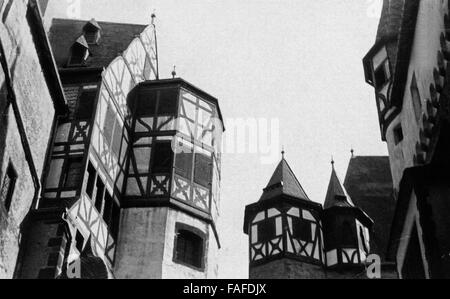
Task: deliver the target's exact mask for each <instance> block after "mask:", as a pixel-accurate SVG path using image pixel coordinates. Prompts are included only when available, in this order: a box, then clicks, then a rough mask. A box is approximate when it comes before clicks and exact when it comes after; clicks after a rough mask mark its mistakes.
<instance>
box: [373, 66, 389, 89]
mask: <svg viewBox="0 0 450 299" xmlns="http://www.w3.org/2000/svg"><path fill="white" fill-rule="evenodd" d="M374 79H375V87H376V88H377V89H382V88H383V87H384V86H385V85H386V84H387V83H388V82H389V80H390V79H391V72H390V70H389V61H388V60H387V59H386V60H385V61H384V62H383V63H381V65H380V66H379V67H378V68H377V69H376V70H375V72H374Z"/></svg>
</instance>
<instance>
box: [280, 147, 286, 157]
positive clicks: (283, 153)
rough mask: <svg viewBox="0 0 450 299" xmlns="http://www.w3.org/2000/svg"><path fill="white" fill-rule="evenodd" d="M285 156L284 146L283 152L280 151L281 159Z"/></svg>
mask: <svg viewBox="0 0 450 299" xmlns="http://www.w3.org/2000/svg"><path fill="white" fill-rule="evenodd" d="M285 154H286V151H285V150H284V146H283V150H282V151H281V157H282V159H283V160H284V155H285Z"/></svg>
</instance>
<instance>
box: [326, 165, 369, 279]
mask: <svg viewBox="0 0 450 299" xmlns="http://www.w3.org/2000/svg"><path fill="white" fill-rule="evenodd" d="M322 223H323V232H324V238H325V242H324V243H325V247H324V251H325V254H326V267H327V269H328V276H329V277H330V276H333V273H336V278H341V275H342V277H351V273H352V272H354V273H355V274H358V273H360V272H361V270H364V268H365V266H364V263H365V261H366V258H367V256H368V255H369V253H370V231H371V229H372V225H373V222H372V220H371V219H370V218H369V216H368V215H367V214H365V213H364V212H363V211H362V210H361V209H359V208H357V207H356V206H355V205H354V204H353V202H352V200H351V198H350V196H349V195H348V193H347V191H346V190H345V188H344V186H343V185H342V183H341V181H340V179H339V178H338V175H337V173H336V170H335V168H334V162H333V166H332V172H331V178H330V183H329V185H328V190H327V195H326V198H325V204H324V211H323V213H322Z"/></svg>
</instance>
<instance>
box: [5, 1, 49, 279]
mask: <svg viewBox="0 0 450 299" xmlns="http://www.w3.org/2000/svg"><path fill="white" fill-rule="evenodd" d="M4 2H5V3H4V5H3V8H2V10H1V14H0V17H1V20H0V40H1V42H2V45H3V47H4V49H5V56H6V60H7V64H8V68H9V71H10V74H11V78H12V85H13V89H14V92H15V95H16V100H17V104H18V107H19V111H20V115H21V119H22V121H23V126H24V129H25V132H26V139H27V140H28V142H29V145H30V148H31V153H32V159H33V161H34V165H35V166H36V170H37V173H38V176H41V175H42V171H43V168H44V161H45V156H46V152H47V146H48V143H49V139H50V135H51V129H52V125H53V120H54V113H55V112H54V108H53V102H52V99H51V96H50V94H49V91H48V88H47V84H46V82H45V79H44V76H43V71H42V68H41V65H40V62H39V59H38V56H37V52H36V48H35V46H34V43H33V38H32V35H31V32H30V27H29V25H28V22H27V19H26V12H27V4H28V1H26V0H13V1H4ZM5 8H6V10H5ZM5 114H6V117H5V118H4V120H5V121H4V122H2V125H6V126H7V128H6V130H3V134H2V135H3V136H0V139H3V140H0V144H5V145H6V147H5V150H4V151H0V182H2V181H3V177H4V174H5V171H6V168H7V167H8V164H9V163H10V162H11V163H12V164H13V166H14V168H15V170H16V172H17V174H18V180H17V184H16V188H15V192H14V196H13V200H12V206H11V209H10V211H9V213H6V210H5V208H4V204H3V203H0V278H12V277H13V275H14V270H15V266H16V262H17V256H18V253H19V245H20V237H21V236H20V235H21V231H20V226H21V225H22V223H23V220H24V219H25V217H26V215H27V214H28V213H29V211H30V208H31V206H32V203H33V199H34V194H35V188H34V184H33V180H32V176H31V172H30V168H29V164H28V163H27V160H26V156H25V152H24V150H23V146H22V144H23V143H22V141H21V136H20V134H19V128H18V119H16V118H15V116H14V113H13V110H12V106H11V105H9V108H8V111H6V113H5Z"/></svg>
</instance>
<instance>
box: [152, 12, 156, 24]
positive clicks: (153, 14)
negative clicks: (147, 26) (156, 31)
mask: <svg viewBox="0 0 450 299" xmlns="http://www.w3.org/2000/svg"><path fill="white" fill-rule="evenodd" d="M155 19H156V14H155V10H153V12H152V25H153V26H154V25H155Z"/></svg>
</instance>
